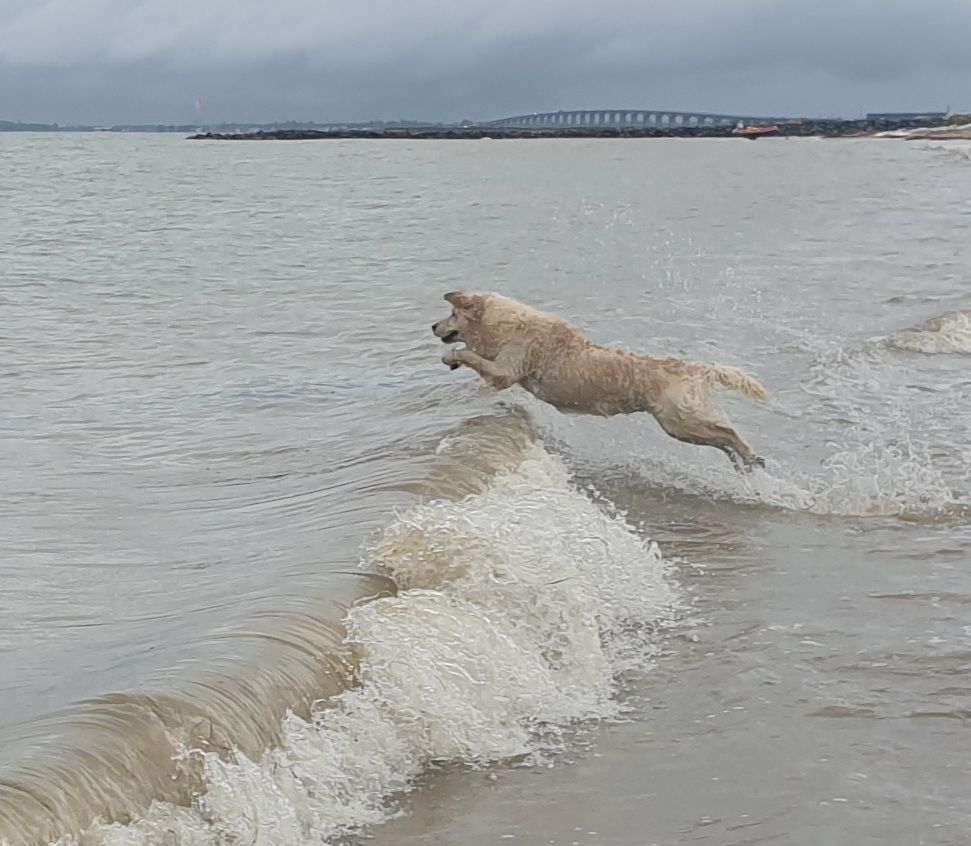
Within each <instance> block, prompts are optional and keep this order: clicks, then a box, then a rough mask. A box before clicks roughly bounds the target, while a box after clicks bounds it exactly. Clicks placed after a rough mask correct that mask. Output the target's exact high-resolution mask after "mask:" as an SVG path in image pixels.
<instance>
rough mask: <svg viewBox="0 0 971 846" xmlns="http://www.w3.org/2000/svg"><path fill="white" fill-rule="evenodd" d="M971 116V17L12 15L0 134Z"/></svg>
mask: <svg viewBox="0 0 971 846" xmlns="http://www.w3.org/2000/svg"><path fill="white" fill-rule="evenodd" d="M197 98H202V99H203V101H204V107H203V111H202V114H203V115H204V118H202V119H204V120H205V121H206V122H219V121H223V120H227V121H237V120H238V121H252V122H268V121H274V120H284V119H291V118H292V119H297V120H317V121H328V120H335V121H340V120H369V119H373V118H383V119H393V118H398V117H409V118H417V119H422V120H460V119H463V118H471V119H475V118H491V117H501V116H503V115H507V114H518V113H522V112H532V111H547V110H555V109H569V108H597V107H601V108H667V109H674V110H698V111H712V112H731V113H743V114H775V115H779V114H781V115H810V116H812V115H843V116H856V115H860V114H861V113H862V112H864V111H896V110H911V109H944V108H945V107H947V106H951V107H952V108H953V109H964V110H971V0H0V120H3V119H7V120H23V121H58V122H61V123H69V122H83V123H97V124H105V123H120V122H131V123H134V122H152V123H154V122H165V123H176V122H179V123H181V122H197V121H200V117H199V116H198V114H197V112H196V108H195V101H196V99H197Z"/></svg>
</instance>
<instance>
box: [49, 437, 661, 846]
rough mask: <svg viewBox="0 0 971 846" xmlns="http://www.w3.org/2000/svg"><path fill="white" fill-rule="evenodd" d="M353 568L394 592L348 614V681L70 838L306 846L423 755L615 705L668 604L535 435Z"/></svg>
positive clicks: (608, 521) (364, 813) (501, 738)
mask: <svg viewBox="0 0 971 846" xmlns="http://www.w3.org/2000/svg"><path fill="white" fill-rule="evenodd" d="M452 446H453V445H450V444H446V445H445V447H443V449H444V450H446V451H447V450H449V449H450V448H452ZM368 566H371V567H377V568H379V569H381V570H382V571H384V572H387V573H389V574H390V575H392V576H393V577H394V579H395V580H396V582H397V583H398V585H399V587H400V590H399V593H398V594H397V595H396V596H388V597H384V598H380V599H376V600H373V601H370V602H367V603H364V604H360V605H358V606H356V607H354V608H352V609H351V610H350V612H349V613H348V615H347V619H346V627H347V633H348V634H347V642H348V644H350V646H351V648H352V649H353V652H354V655H355V658H356V662H357V667H358V670H357V679H358V683H359V684H358V686H357V687H356V688H353V689H351V690H348V691H346V692H344V693H342V694H340V695H338V696H336V697H333V698H331V699H329V700H326V701H322V702H319V703H318V706H317V708H316V709H315V710H314V713H313V714H312V715H311V717H310V719H301V718H300V717H298V716H295V715H293V714H291V715H288V716H287V718H286V720H285V721H284V727H283V733H282V738H283V739H282V742H281V743H280V744H279V746H277V747H276V748H274V749H273V750H271V751H269V752H268V753H266V754H265V755H264V756H263V757H262V758H261V759H260V760H258V761H256V760H253V759H251V758H249V757H247V756H245V755H243V754H242V753H240V752H238V751H237V752H236V753H235V754H232V755H230V756H228V757H227V756H220V755H218V754H216V753H214V752H201V751H192V752H189V753H187V754H186V756H185V758H186V760H187V763H188V764H189V765H191V766H195V767H197V768H198V769H199V770H200V772H201V780H202V783H203V784H204V790H202V791H201V792H199V794H198V795H197V797H196V799H195V801H194V802H193V803H192V807H191V808H186V807H181V806H176V805H171V804H167V803H156V804H155V805H154V806H153V807H152V808H151V809H150V810H149V812H148V813H147V814H146V815H145V816H144V817H143V818H142V819H140V820H137V821H135V822H133V823H131V824H129V825H121V824H114V825H109V826H100V827H96V828H95V829H94V830H92V831H90V832H88V833H87V834H86V835H85V837H84V838H83V840H82V843H83V844H84V846H88V844H103V845H104V846H134V844H160V843H166V844H168V843H176V844H180V846H189V844H191V846H215V844H224V843H237V842H241V843H251V844H254V846H278V844H279V846H283V844H286V846H295V844H311V843H313V844H320V843H321V842H326V841H327V840H329V839H333V838H337V837H340V836H342V835H343V834H346V833H347V832H349V831H354V830H357V829H359V828H360V827H362V826H366V825H369V824H373V823H375V822H378V821H380V820H382V819H384V818H386V817H387V816H388V815H389V814H392V813H394V810H393V806H392V805H390V804H389V798H390V797H392V796H393V795H394V794H395V793H398V792H400V791H407V790H409V789H410V788H411V787H412V785H413V783H414V778H415V777H416V776H417V775H418V774H420V773H422V772H424V771H426V770H427V769H428V768H429V767H431V766H434V765H435V764H436V763H438V762H461V763H464V764H467V765H485V764H489V763H491V762H496V761H504V760H509V759H514V758H522V759H525V760H539V759H543V758H544V757H545V756H548V755H549V754H551V753H553V752H555V751H556V750H557V749H558V748H560V747H561V746H562V743H563V732H564V731H565V729H566V728H567V727H568V726H570V725H572V724H576V723H577V721H585V720H591V719H602V718H605V717H610V716H612V715H615V714H616V713H617V712H618V706H617V702H616V698H615V693H616V684H617V682H616V679H617V676H618V673H620V672H622V671H623V670H625V669H627V668H629V667H631V666H639V667H643V666H644V665H645V663H646V662H648V661H649V659H650V656H651V654H652V653H653V651H654V650H655V648H656V647H655V642H656V641H655V637H656V633H657V630H658V628H659V627H663V626H665V625H667V624H668V623H670V621H671V620H672V619H673V615H674V612H675V608H676V605H677V593H676V591H675V588H674V586H673V584H672V582H671V580H670V575H669V573H668V566H667V564H666V563H665V561H664V559H663V558H662V556H661V555H660V553H659V551H658V549H657V547H656V546H655V545H653V544H650V543H646V542H645V541H644V540H643V539H642V538H641V537H640V536H639V535H638V534H637V533H636V532H635V531H634V530H633V529H631V528H630V527H629V526H628V525H627V524H626V523H625V522H624V520H623V519H622V517H621V516H620V515H617V514H612V513H610V512H609V511H608V510H605V509H602V508H601V507H598V506H597V505H596V504H594V502H592V501H591V500H590V499H588V498H587V497H586V496H584V495H583V494H582V493H580V492H579V491H578V490H577V488H576V487H575V486H574V484H573V482H572V480H571V478H570V476H569V474H568V472H567V470H566V468H565V466H564V465H563V464H562V462H560V461H559V460H558V459H556V458H554V457H553V456H552V455H550V454H549V453H548V452H546V451H545V450H544V449H543V448H542V447H540V446H538V445H536V444H532V445H530V446H528V447H527V448H526V449H525V452H524V454H523V457H522V460H521V461H520V462H519V463H518V464H516V465H515V466H514V467H512V468H511V469H508V470H504V471H501V472H500V473H499V474H498V475H497V476H496V477H495V478H494V479H493V480H492V482H491V483H490V484H488V485H487V486H486V487H485V488H484V489H483V490H482V491H481V492H479V493H475V494H472V495H470V496H467V497H465V498H463V499H461V500H459V501H457V502H456V501H448V500H435V501H430V502H427V503H425V504H423V505H420V506H418V507H416V508H414V509H412V510H410V511H408V512H407V513H403V514H401V515H400V516H399V517H398V519H397V520H396V521H395V522H394V523H393V524H392V525H391V526H390V527H389V528H388V529H387V530H386V531H385V532H384V533H383V535H382V536H381V537H380V538H379V539H378V540H377V542H376V543H375V544H374V546H373V548H372V549H371V550H370V553H369V555H368ZM64 846H66V842H65V844H64Z"/></svg>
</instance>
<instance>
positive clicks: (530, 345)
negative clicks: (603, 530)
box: [432, 291, 768, 471]
mask: <svg viewBox="0 0 971 846" xmlns="http://www.w3.org/2000/svg"><path fill="white" fill-rule="evenodd" d="M445 300H446V302H448V303H449V305H451V306H452V313H451V314H450V315H449V316H448V317H446V318H445V319H443V320H439V321H438V322H436V323H434V324H433V325H432V331H433V332H434V333H435V335H436V336H437V337H439V338H440V339H441V340H442V341H443V342H444V343H446V344H458V343H464V344H465V346H464V347H456V346H453V347H451V348H450V349H449V350H448V352H446V353H445V355H444V356H442V361H443V363H445V364H447V365H448V366H449V367H450V368H451V369H452V370H455V369H456V368H458V367H463V366H464V367H468V368H470V369H472V370H474V371H475V372H476V373H478V374H479V376H481V377H482V378H483V379H484V380H485V381H486V382H488V383H489V384H490V385H492V387H494V388H495V389H496V390H499V391H502V390H505V389H506V388H510V387H512V386H513V385H521V386H522V387H523V388H525V389H526V390H527V391H529V392H530V393H531V394H533V395H534V396H535V397H537V398H539V399H541V400H543V401H545V402H548V403H549V404H550V405H553V406H555V407H556V408H557V409H559V410H560V411H562V412H566V413H574V414H595V415H599V416H602V417H610V416H612V415H614V414H634V413H635V412H639V411H645V412H647V413H648V414H651V415H653V416H654V418H655V419H656V420H657V422H658V423H659V424H660V426H661V428H662V429H663V430H664V431H665V432H666V433H667V434H668V435H670V436H671V437H672V438H675V439H677V440H679V441H684V442H685V443H689V444H698V445H701V446H710V447H715V448H716V449H719V450H721V451H722V452H724V453H725V454H726V455H727V456H728V457H729V458H730V459H731V461H732V464H734V466H735V467H736V468H737V469H738V470H743V471H750V470H752V469H753V468H755V467H762V466H764V464H765V462H764V461H763V460H762V459H761V458H759V457H758V456H757V455H756V454H755V453H754V452H753V451H752V448H751V447H750V446H749V445H748V444H747V443H746V442H745V441H744V440H743V439H742V438H741V436H740V435H739V434H738V432H736V431H735V430H734V429H732V428H730V427H728V426H725V425H724V424H722V423H720V422H718V420H717V419H716V413H715V411H714V408H713V407H712V403H711V390H712V388H713V387H715V386H721V387H724V388H729V389H731V390H736V391H740V392H741V393H743V394H745V395H746V396H748V397H751V398H752V399H757V400H765V399H767V398H768V394H767V392H766V390H765V388H763V387H762V385H760V384H759V382H758V381H756V380H755V379H754V378H752V377H751V376H749V375H748V374H747V373H745V372H743V371H742V370H739V369H738V368H736V367H726V366H722V365H718V364H707V363H703V362H692V361H682V360H681V359H678V358H653V357H651V356H646V355H635V354H634V353H629V352H625V351H624V350H619V349H614V348H611V347H604V346H601V345H599V344H595V343H593V342H592V341H589V340H587V339H586V338H584V337H583V335H582V334H581V333H580V331H579V330H577V329H575V328H574V327H573V326H571V325H570V324H569V323H567V322H566V321H564V320H560V319H558V318H556V317H552V316H549V315H546V314H542V313H541V312H538V311H536V310H534V309H532V308H530V307H529V306H527V305H524V304H523V303H520V302H517V301H516V300H513V299H511V298H509V297H504V296H502V295H500V294H493V293H481V294H474V293H464V292H462V291H453V292H452V293H449V294H446V295H445Z"/></svg>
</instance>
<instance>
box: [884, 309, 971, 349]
mask: <svg viewBox="0 0 971 846" xmlns="http://www.w3.org/2000/svg"><path fill="white" fill-rule="evenodd" d="M885 345H886V346H887V347H888V348H889V349H892V350H902V351H905V352H915V353H923V354H924V355H971V309H961V310H959V311H952V312H948V313H947V314H942V315H940V316H939V317H932V318H931V319H930V320H926V321H924V322H923V323H921V324H919V325H917V326H914V327H912V328H910V329H904V330H902V331H900V332H897V333H896V334H894V335H892V336H891V337H890V338H888V339H887V340H886V341H885Z"/></svg>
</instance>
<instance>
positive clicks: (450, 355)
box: [442, 347, 462, 370]
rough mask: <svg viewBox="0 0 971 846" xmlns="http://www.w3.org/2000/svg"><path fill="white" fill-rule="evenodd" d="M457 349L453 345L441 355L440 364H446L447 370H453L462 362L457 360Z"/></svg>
mask: <svg viewBox="0 0 971 846" xmlns="http://www.w3.org/2000/svg"><path fill="white" fill-rule="evenodd" d="M457 353H458V350H456V349H455V348H454V347H453V348H452V349H450V350H449V351H448V352H446V353H445V355H443V356H442V364H446V365H448V369H449V370H455V369H457V368H458V367H459V365H460V364H461V363H462V362H460V361H459V360H458V355H457Z"/></svg>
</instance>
